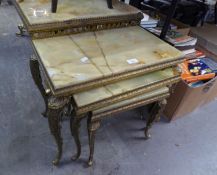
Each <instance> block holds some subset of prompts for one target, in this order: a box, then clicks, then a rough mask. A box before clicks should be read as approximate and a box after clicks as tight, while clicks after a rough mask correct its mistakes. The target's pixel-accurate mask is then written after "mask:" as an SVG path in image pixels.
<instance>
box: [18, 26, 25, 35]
mask: <svg viewBox="0 0 217 175" xmlns="http://www.w3.org/2000/svg"><path fill="white" fill-rule="evenodd" d="M17 27H18V29H19V32H17V33H16V35H17V36H24V34H25V32H26V29H25V27H24V25H23V24H19V25H18V26H17Z"/></svg>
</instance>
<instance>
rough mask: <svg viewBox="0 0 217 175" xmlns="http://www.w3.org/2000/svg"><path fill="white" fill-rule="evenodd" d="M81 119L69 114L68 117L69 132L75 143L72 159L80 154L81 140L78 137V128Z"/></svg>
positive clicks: (75, 158)
mask: <svg viewBox="0 0 217 175" xmlns="http://www.w3.org/2000/svg"><path fill="white" fill-rule="evenodd" d="M81 120H82V118H78V117H76V116H73V117H72V116H71V119H70V128H71V134H72V136H73V138H74V141H75V144H76V148H77V151H76V154H75V155H74V156H72V160H77V159H78V158H79V157H80V155H81V142H80V138H79V129H80V126H81Z"/></svg>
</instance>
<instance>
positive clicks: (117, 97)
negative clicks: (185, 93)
mask: <svg viewBox="0 0 217 175" xmlns="http://www.w3.org/2000/svg"><path fill="white" fill-rule="evenodd" d="M179 79H180V78H179V73H178V72H177V71H176V70H174V69H172V68H167V69H164V70H161V71H155V72H153V73H148V74H146V75H143V76H140V77H136V78H132V79H127V80H123V81H119V82H117V83H114V84H109V85H106V86H103V87H99V88H95V89H91V90H88V91H84V92H81V93H76V94H74V95H73V98H74V101H75V104H76V107H77V113H78V114H79V113H85V112H88V111H92V110H93V109H99V108H101V107H105V106H108V105H111V104H113V103H116V102H118V101H123V100H125V99H130V98H134V97H135V96H138V95H143V94H145V93H147V92H150V91H152V90H154V89H157V88H161V87H163V86H167V85H169V84H173V83H175V82H177V81H178V80H179Z"/></svg>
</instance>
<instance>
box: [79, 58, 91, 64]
mask: <svg viewBox="0 0 217 175" xmlns="http://www.w3.org/2000/svg"><path fill="white" fill-rule="evenodd" d="M81 62H82V63H89V58H87V57H83V58H81Z"/></svg>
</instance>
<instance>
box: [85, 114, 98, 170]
mask: <svg viewBox="0 0 217 175" xmlns="http://www.w3.org/2000/svg"><path fill="white" fill-rule="evenodd" d="M91 118H92V116H91V115H89V116H88V120H87V127H88V138H89V148H90V155H89V160H88V166H92V165H93V154H94V144H95V134H96V130H97V129H98V128H99V127H100V121H99V120H98V121H92V120H91Z"/></svg>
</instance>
